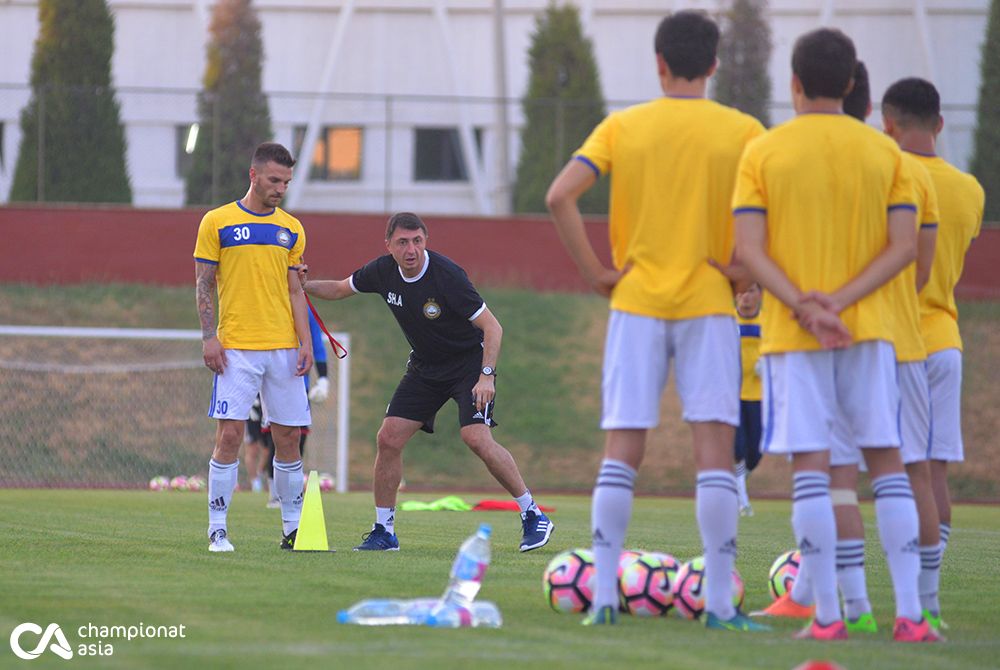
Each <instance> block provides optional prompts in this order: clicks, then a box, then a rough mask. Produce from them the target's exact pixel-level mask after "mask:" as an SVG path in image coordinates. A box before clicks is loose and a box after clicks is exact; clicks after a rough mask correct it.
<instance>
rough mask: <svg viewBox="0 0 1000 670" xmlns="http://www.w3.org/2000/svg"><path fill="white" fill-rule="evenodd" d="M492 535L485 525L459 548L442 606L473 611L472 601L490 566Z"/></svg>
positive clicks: (487, 525) (442, 598) (442, 597)
mask: <svg viewBox="0 0 1000 670" xmlns="http://www.w3.org/2000/svg"><path fill="white" fill-rule="evenodd" d="M490 533H491V531H490V525H489V524H487V523H484V524H482V525H481V526H479V530H477V531H476V533H475V534H474V535H471V536H470V537H469V538H468V539H467V540H465V542H463V543H462V546H461V547H459V549H458V555H457V556H455V562H454V563H452V565H451V575H450V578H449V580H448V588H447V589H445V591H444V595H442V596H441V603H442V604H445V603H447V604H449V605H456V606H458V607H464V608H465V609H467V610H471V608H472V601H473V600H475V599H476V595H477V594H478V593H479V589H480V588H481V587H482V585H483V575H485V574H486V568H487V567H489V565H490Z"/></svg>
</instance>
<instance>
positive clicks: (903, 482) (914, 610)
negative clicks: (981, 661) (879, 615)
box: [872, 473, 922, 621]
mask: <svg viewBox="0 0 1000 670" xmlns="http://www.w3.org/2000/svg"><path fill="white" fill-rule="evenodd" d="M872 492H873V493H874V494H875V518H876V520H877V521H878V534H879V538H881V540H882V549H883V550H885V560H886V562H887V563H888V564H889V574H890V575H891V576H892V590H893V591H894V592H895V594H896V616H897V617H906V618H907V619H909V620H910V621H920V618H921V616H922V614H921V611H920V594H919V589H918V587H917V583H918V581H919V578H920V552H919V549H918V547H919V542H918V535H919V532H920V530H919V521H918V519H917V505H916V503H915V502H914V500H913V490H912V489H911V488H910V480H909V479H908V478H907V476H906V475H905V474H902V473H900V474H894V475H885V476H883V477H878V478H876V479H873V480H872Z"/></svg>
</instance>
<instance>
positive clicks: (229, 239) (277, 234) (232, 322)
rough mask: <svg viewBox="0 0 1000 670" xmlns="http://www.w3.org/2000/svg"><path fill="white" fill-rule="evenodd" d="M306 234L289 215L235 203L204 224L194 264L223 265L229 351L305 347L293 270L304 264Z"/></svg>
mask: <svg viewBox="0 0 1000 670" xmlns="http://www.w3.org/2000/svg"><path fill="white" fill-rule="evenodd" d="M305 246H306V235H305V230H304V229H303V228H302V224H301V223H299V220H298V219H296V218H295V217H293V216H291V215H290V214H288V213H287V212H285V211H283V210H281V209H278V208H275V209H274V210H272V211H270V212H267V213H264V214H258V213H256V212H251V211H250V210H248V209H246V208H244V207H243V205H242V204H241V203H240V202H239V201H236V202H231V203H229V204H228V205H223V206H222V207H219V208H217V209H213V210H211V211H210V212H208V213H207V214H205V216H204V217H203V218H202V220H201V225H200V227H199V228H198V241H197V243H196V244H195V249H194V258H195V260H196V261H198V262H200V263H211V264H213V265H218V266H219V267H218V270H217V273H216V281H217V284H218V291H219V328H218V332H219V341H220V342H221V343H222V346H223V347H225V348H226V349H253V350H267V349H295V348H298V346H299V340H298V336H297V335H296V333H295V321H294V318H293V317H292V304H291V301H290V300H289V297H288V270H289V268H291V267H292V266H293V265H297V264H299V263H301V262H302V253H303V251H304V250H305Z"/></svg>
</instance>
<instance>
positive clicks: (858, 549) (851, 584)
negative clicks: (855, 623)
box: [837, 538, 872, 619]
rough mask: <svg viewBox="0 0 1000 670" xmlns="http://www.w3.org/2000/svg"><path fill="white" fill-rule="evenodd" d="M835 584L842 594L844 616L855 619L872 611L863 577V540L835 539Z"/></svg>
mask: <svg viewBox="0 0 1000 670" xmlns="http://www.w3.org/2000/svg"><path fill="white" fill-rule="evenodd" d="M837 585H838V586H840V593H841V595H842V596H844V616H846V617H847V618H848V619H857V618H858V617H860V616H861V615H862V614H867V613H868V612H871V611H872V604H871V602H870V601H869V600H868V584H867V581H866V579H865V540H864V538H860V539H857V538H848V539H846V540H837Z"/></svg>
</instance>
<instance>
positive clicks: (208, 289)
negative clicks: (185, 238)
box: [194, 261, 226, 375]
mask: <svg viewBox="0 0 1000 670" xmlns="http://www.w3.org/2000/svg"><path fill="white" fill-rule="evenodd" d="M218 267H219V266H218V265H213V264H212V263H201V262H198V261H196V262H195V264H194V277H195V296H196V298H197V300H198V318H199V320H200V321H201V353H202V358H203V359H204V360H205V367H207V368H208V369H209V370H211V371H212V372H215V373H216V374H220V375H221V374H222V373H223V372H225V369H226V350H225V349H223V348H222V343H221V342H219V338H218V335H217V333H216V330H215V272H216V270H218Z"/></svg>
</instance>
